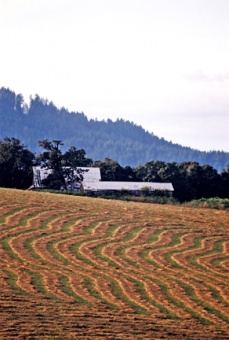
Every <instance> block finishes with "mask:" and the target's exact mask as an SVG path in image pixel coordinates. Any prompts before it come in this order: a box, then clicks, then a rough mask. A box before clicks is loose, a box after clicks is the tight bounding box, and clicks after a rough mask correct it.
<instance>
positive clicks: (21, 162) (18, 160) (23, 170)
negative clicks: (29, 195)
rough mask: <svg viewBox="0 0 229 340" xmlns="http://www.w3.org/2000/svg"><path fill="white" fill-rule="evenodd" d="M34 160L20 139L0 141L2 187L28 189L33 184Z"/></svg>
mask: <svg viewBox="0 0 229 340" xmlns="http://www.w3.org/2000/svg"><path fill="white" fill-rule="evenodd" d="M34 158H35V157H34V155H33V154H32V152H30V151H29V150H27V149H26V148H25V146H24V145H23V144H21V142H20V141H19V140H18V139H16V138H8V137H6V138H5V139H4V140H3V141H1V140H0V187H6V188H19V189H25V188H28V187H29V186H30V185H31V183H32V165H33V160H34Z"/></svg>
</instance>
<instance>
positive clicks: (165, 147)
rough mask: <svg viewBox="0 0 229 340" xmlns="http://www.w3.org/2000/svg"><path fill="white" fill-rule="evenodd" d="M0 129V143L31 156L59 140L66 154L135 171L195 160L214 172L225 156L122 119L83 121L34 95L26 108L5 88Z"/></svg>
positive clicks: (0, 95)
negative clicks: (17, 144)
mask: <svg viewBox="0 0 229 340" xmlns="http://www.w3.org/2000/svg"><path fill="white" fill-rule="evenodd" d="M139 114H141V113H140V112H139ZM0 124H1V129H0V139H4V138H5V137H15V138H18V139H19V140H21V141H22V143H23V144H25V145H26V146H27V147H28V148H29V149H30V150H31V151H32V152H38V151H39V150H38V145H37V141H38V140H42V139H45V138H46V139H51V140H53V139H58V140H61V141H62V142H63V143H64V145H65V148H66V149H67V148H69V147H71V146H72V145H74V146H76V147H78V148H83V149H85V150H86V151H87V155H88V156H89V157H90V158H92V159H93V160H94V161H96V160H102V159H104V158H106V157H109V158H111V159H114V160H116V161H117V162H118V163H119V164H120V165H122V166H132V167H133V166H134V167H136V166H138V165H140V164H144V163H146V162H149V161H157V160H159V161H164V162H178V163H180V162H187V161H196V162H198V163H200V165H204V164H209V165H211V166H212V167H214V168H215V169H216V170H217V171H219V172H220V171H222V169H225V168H226V166H227V164H228V163H229V154H228V153H226V152H222V151H212V152H201V151H198V150H194V149H191V148H188V147H183V146H181V145H178V144H173V143H172V142H168V141H166V140H164V139H163V138H158V137H157V136H155V135H154V134H153V133H150V132H148V131H145V130H144V129H143V128H142V127H141V126H137V125H136V124H134V123H133V122H129V121H125V120H123V119H118V120H117V121H115V122H113V121H111V120H110V119H108V120H107V121H97V120H93V119H88V118H87V117H86V115H85V114H84V113H79V112H69V111H68V110H67V109H65V108H64V107H62V108H60V109H58V108H57V107H56V106H55V105H54V104H53V103H52V102H50V101H48V100H44V99H42V98H40V97H39V96H38V95H36V96H35V97H31V99H30V103H29V105H27V104H26V103H24V99H23V96H22V95H21V94H16V93H15V92H13V91H11V90H9V89H6V88H1V89H0Z"/></svg>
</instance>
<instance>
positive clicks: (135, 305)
mask: <svg viewBox="0 0 229 340" xmlns="http://www.w3.org/2000/svg"><path fill="white" fill-rule="evenodd" d="M105 228H106V226H105ZM128 238H129V237H128ZM63 242H64V243H65V241H63ZM61 243H62V242H61ZM91 243H92V244H91V247H92V248H95V245H96V244H99V245H100V244H101V239H99V240H94V241H91ZM56 247H57V248H58V250H60V243H59V242H57V244H56ZM87 247H88V242H87ZM89 249H90V246H89V247H88V248H87V254H88V252H90V250H89ZM59 254H60V255H61V252H60V253H59ZM61 256H62V255H61ZM89 257H90V256H89ZM92 257H93V260H94V263H95V266H100V265H101V266H103V265H104V263H103V262H102V263H100V264H99V263H98V257H96V256H95V257H94V256H93V252H92ZM96 271H97V269H96V267H95V268H93V272H92V275H94V274H96ZM116 287H117V283H116ZM99 289H100V290H101V287H100V285H99ZM97 290H98V289H97ZM103 294H104V292H102V291H100V295H103ZM119 295H120V288H119ZM110 296H111V294H109V299H110ZM104 298H106V300H107V297H105V296H104ZM122 298H123V299H124V301H125V302H128V303H129V304H130V305H131V306H132V307H133V308H135V309H136V308H138V309H141V310H144V308H143V307H141V306H140V305H139V304H137V303H135V302H133V301H132V300H131V299H130V298H128V297H127V296H126V294H124V293H123V292H122Z"/></svg>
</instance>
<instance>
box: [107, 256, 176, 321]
mask: <svg viewBox="0 0 229 340" xmlns="http://www.w3.org/2000/svg"><path fill="white" fill-rule="evenodd" d="M106 255H107V253H106ZM110 258H111V260H113V257H112V256H110ZM120 259H121V257H120V256H119V261H120ZM115 261H116V263H118V264H120V262H119V261H117V260H115ZM108 262H109V261H108ZM127 267H128V266H127V265H126V264H125V265H120V270H121V272H123V271H124V272H125V273H126V272H128V276H127V277H129V278H130V276H129V275H130V272H129V271H127ZM123 268H125V269H124V270H123ZM140 272H141V271H140ZM107 274H108V271H107ZM143 274H144V271H143ZM113 275H115V273H113ZM137 276H138V273H135V278H136V277H137ZM115 277H116V275H115ZM136 280H137V281H138V282H140V280H138V279H136ZM132 294H133V292H132ZM162 296H163V294H162ZM161 298H162V297H161V296H160V299H161ZM162 300H163V299H162ZM165 301H167V305H168V304H169V302H168V300H167V299H165V300H163V305H166V304H165ZM152 302H153V303H152V304H153V305H154V306H157V307H158V308H159V309H160V310H162V311H164V312H165V309H166V307H165V306H164V308H162V305H161V304H159V302H157V301H155V299H153V301H152ZM141 303H142V302H141ZM173 309H174V307H173ZM173 313H174V312H173V311H172V310H169V309H168V310H167V312H166V314H167V315H169V314H170V315H172V314H173ZM177 314H180V315H182V312H181V311H180V310H179V312H178V313H177Z"/></svg>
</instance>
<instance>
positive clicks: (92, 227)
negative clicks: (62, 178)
mask: <svg viewBox="0 0 229 340" xmlns="http://www.w3.org/2000/svg"><path fill="white" fill-rule="evenodd" d="M228 254H229V213H228V212H227V211H218V210H210V209H193V208H187V207H182V206H178V207H177V206H169V205H166V206H162V205H153V204H141V203H133V202H121V201H114V200H112V201H108V200H102V199H93V198H85V197H73V196H65V195H54V194H49V193H37V192H29V191H19V190H7V189H0V261H1V265H0V338H1V339H54V338H55V339H160V338H164V339H229V257H228Z"/></svg>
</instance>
